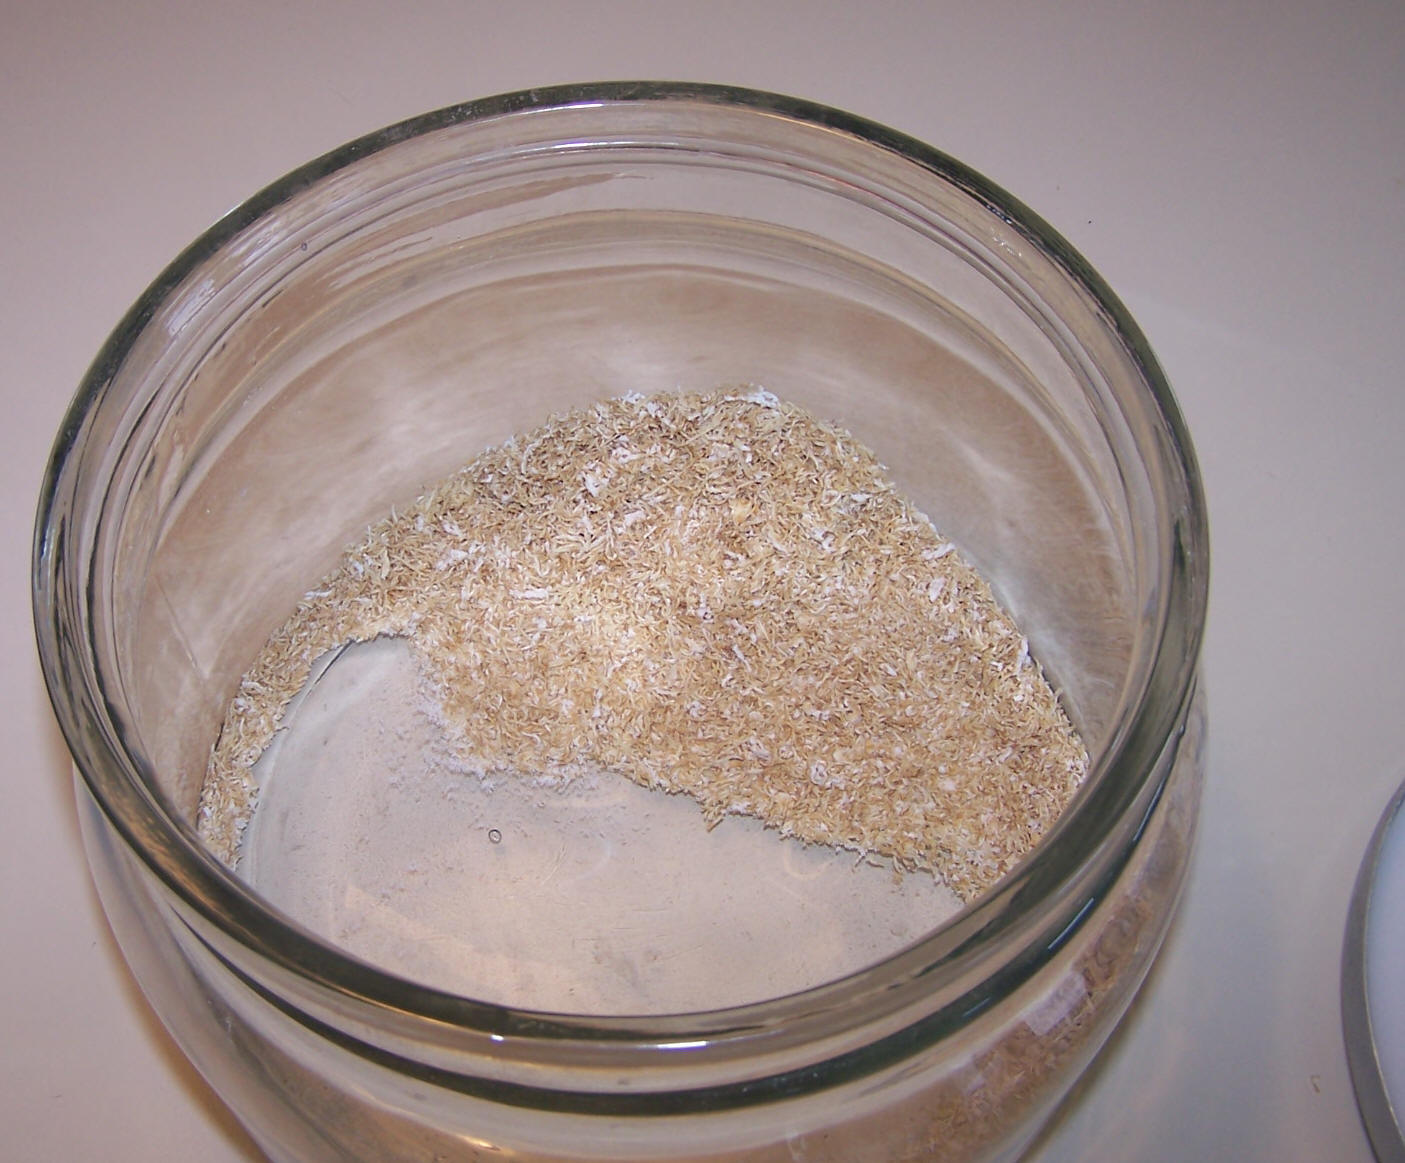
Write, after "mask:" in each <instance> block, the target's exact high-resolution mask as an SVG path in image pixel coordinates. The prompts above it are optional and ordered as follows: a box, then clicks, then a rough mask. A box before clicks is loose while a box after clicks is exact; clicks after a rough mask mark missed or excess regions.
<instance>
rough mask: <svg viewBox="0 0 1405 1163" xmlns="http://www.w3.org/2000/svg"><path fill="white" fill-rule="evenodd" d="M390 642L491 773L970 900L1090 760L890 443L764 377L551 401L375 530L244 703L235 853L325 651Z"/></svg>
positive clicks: (219, 826)
mask: <svg viewBox="0 0 1405 1163" xmlns="http://www.w3.org/2000/svg"><path fill="white" fill-rule="evenodd" d="M379 635H404V636H407V637H408V638H409V639H410V641H411V642H412V643H413V644H414V646H415V647H416V649H417V652H418V654H419V656H420V658H421V661H422V664H423V666H424V669H425V671H426V674H427V675H428V677H429V679H430V682H431V684H432V686H433V688H434V690H435V695H436V700H437V702H438V703H439V704H440V709H441V710H442V713H443V717H444V719H445V721H446V722H447V723H448V724H449V725H450V727H451V728H452V729H453V731H454V732H455V734H456V737H457V743H458V745H459V747H460V749H461V751H462V752H463V756H464V758H465V760H466V761H467V762H468V763H469V764H471V765H472V766H474V767H476V768H478V769H480V770H483V771H485V772H493V771H508V772H511V771H515V772H523V773H530V774H533V775H537V776H547V777H559V778H569V777H570V776H572V775H573V774H575V773H578V772H580V771H583V770H592V771H593V770H601V769H604V770H609V771H613V772H617V773H619V774H622V775H624V776H627V777H628V778H630V779H632V780H635V781H636V782H638V783H640V784H643V785H645V786H647V787H653V788H660V789H664V790H666V791H670V792H685V793H687V794H688V795H690V796H692V797H693V798H695V799H696V800H697V802H698V803H699V804H700V805H701V807H702V810H703V812H704V813H705V815H706V817H707V819H708V820H709V821H716V820H720V819H721V818H722V817H723V816H725V815H728V814H744V815H750V816H755V817H757V818H759V819H760V820H761V821H763V822H764V823H765V824H767V825H768V826H770V827H773V828H775V829H777V830H778V831H779V832H780V833H782V834H784V835H788V836H794V837H797V838H799V839H801V840H804V841H808V842H813V843H819V844H826V845H834V846H841V847H847V848H851V849H853V850H855V851H859V852H866V853H874V854H878V855H881V856H886V857H889V858H891V859H892V860H893V861H894V862H895V863H896V864H897V865H898V866H899V867H902V868H907V869H926V870H930V871H932V872H934V873H935V874H937V875H938V876H940V877H941V878H942V879H944V880H945V881H946V882H947V883H948V884H949V885H950V886H951V887H952V888H953V889H954V890H955V891H956V892H957V893H958V894H959V895H960V896H962V897H963V898H964V899H966V900H970V899H972V898H973V897H974V896H976V895H977V894H979V893H980V892H982V891H983V890H985V889H986V888H988V887H990V885H992V884H993V883H994V882H995V881H996V880H997V879H999V877H1000V876H1002V875H1003V874H1004V873H1006V872H1007V871H1009V870H1010V868H1012V867H1013V865H1014V864H1015V863H1016V862H1017V861H1018V860H1019V859H1020V858H1021V857H1022V856H1023V855H1024V854H1025V853H1027V852H1028V851H1029V849H1030V848H1031V847H1033V845H1034V844H1035V842H1036V841H1037V840H1038V838H1039V837H1040V836H1041V835H1042V834H1043V832H1044V831H1045V830H1046V829H1047V828H1048V826H1049V825H1050V823H1051V822H1052V821H1053V820H1054V818H1055V817H1056V816H1057V815H1058V814H1059V812H1060V811H1061V810H1062V809H1063V808H1064V806H1065V805H1066V804H1067V803H1068V800H1069V798H1070V797H1071V795H1072V794H1073V792H1074V790H1075V789H1076V788H1077V786H1078V785H1079V783H1080V782H1081V780H1082V778H1083V775H1084V773H1085V771H1086V768H1087V755H1086V752H1085V750H1084V748H1083V746H1082V744H1081V742H1080V741H1079V739H1078V737H1077V735H1076V734H1075V732H1074V731H1073V729H1072V727H1071V726H1070V724H1069V722H1068V720H1067V718H1066V716H1065V715H1064V713H1063V711H1062V709H1061V708H1060V706H1059V704H1058V701H1057V699H1056V697H1055V695H1054V693H1053V692H1052V690H1051V689H1050V688H1049V685H1048V684H1047V683H1046V682H1045V681H1044V679H1043V676H1042V675H1041V673H1040V671H1039V668H1038V666H1037V664H1036V663H1035V662H1034V661H1033V660H1032V659H1030V657H1029V653H1028V645H1027V643H1026V641H1025V639H1024V638H1023V637H1022V636H1021V634H1020V632H1019V630H1018V629H1017V628H1016V626H1015V625H1014V623H1013V622H1012V621H1011V619H1010V617H1009V616H1008V615H1007V614H1006V613H1005V612H1004V611H1002V610H1001V609H1000V607H999V606H998V605H997V604H996V602H995V600H994V598H993V597H992V595H991V592H990V589H989V587H988V585H987V584H986V583H985V581H984V580H983V579H982V578H981V577H980V576H979V575H978V574H977V573H976V572H975V571H974V570H973V569H971V567H970V566H968V565H967V564H966V563H965V562H964V561H962V559H961V557H960V555H959V554H958V553H956V552H954V551H953V548H952V546H951V545H950V543H948V542H946V541H945V540H944V539H943V538H942V537H941V536H940V535H939V534H938V533H937V532H936V531H935V530H934V529H933V527H932V525H931V523H930V522H929V521H927V519H926V518H925V517H923V516H922V515H921V514H920V513H918V512H917V511H915V510H914V509H913V507H912V506H911V505H910V504H909V503H908V502H907V501H906V500H904V498H903V497H901V496H900V495H899V494H898V492H897V491H896V489H895V488H894V486H893V484H892V483H891V482H890V481H889V480H888V478H887V476H886V474H885V472H884V470H883V468H882V466H881V465H879V464H878V462H877V461H876V459H875V458H874V456H873V454H872V453H871V452H869V451H868V450H867V449H865V448H864V447H862V446H861V445H860V444H859V443H858V442H857V441H855V440H854V439H853V437H851V436H850V435H848V434H847V433H845V432H844V431H842V430H840V429H838V428H836V427H833V426H830V425H827V424H823V423H821V422H819V421H817V420H816V419H815V418H813V417H812V416H810V415H809V414H808V413H806V412H805V411H803V410H801V409H800V408H797V407H795V406H792V405H790V404H788V403H784V402H782V401H779V400H777V399H776V398H775V397H774V396H772V395H770V394H769V393H767V392H764V391H760V390H755V389H746V390H724V391H719V392H715V393H711V394H706V395H699V394H679V395H667V394H662V395H656V396H647V397H645V396H637V395H636V396H628V397H623V398H620V399H615V400H610V401H607V402H604V403H601V404H597V405H596V406H594V407H593V408H589V409H586V410H583V411H578V412H573V413H570V414H569V415H563V416H558V417H555V418H553V419H552V420H550V421H548V422H547V423H546V424H545V425H543V426H542V427H541V428H539V429H537V430H535V431H534V432H531V433H529V434H526V435H524V436H520V437H517V438H514V439H513V440H510V441H508V442H507V443H505V444H503V445H501V446H500V447H498V448H495V449H490V450H488V451H487V452H485V453H483V454H482V455H481V456H479V457H478V458H477V459H476V460H474V461H473V462H472V463H471V464H469V465H468V466H467V467H466V468H464V469H463V470H462V471H460V472H459V473H458V474H456V475H455V476H453V477H450V478H449V479H448V480H446V481H444V482H442V483H441V484H440V485H438V486H437V487H435V488H434V489H432V490H431V491H430V492H428V493H426V494H425V495H424V496H423V497H421V498H420V499H419V500H418V501H417V502H415V503H414V504H413V505H412V506H411V507H410V508H408V509H406V510H405V511H403V512H399V513H392V515H391V516H390V517H389V518H388V519H386V520H384V521H381V522H380V523H379V524H377V525H375V526H373V527H372V528H371V529H370V530H369V531H368V533H367V535H366V537H365V540H364V541H363V542H362V543H361V544H360V545H358V546H357V547H356V548H354V549H352V550H351V551H350V552H349V553H348V554H347V555H346V556H345V557H344V558H343V560H342V562H341V564H340V565H339V566H338V567H337V568H336V570H334V571H333V572H332V573H331V574H330V575H329V576H328V577H327V578H325V579H324V580H323V581H322V582H321V584H320V585H319V586H318V587H317V588H316V589H314V590H312V591H310V592H309V593H308V594H307V595H306V596H305V598H304V599H303V601H302V602H301V603H300V604H299V606H298V607H297V609H296V611H295V612H294V614H293V616H292V617H291V618H290V619H289V620H288V621H287V622H286V623H285V624H284V625H283V626H282V627H281V628H280V629H279V630H278V631H276V632H275V633H274V635H273V636H272V638H271V639H270V640H269V642H268V644H267V646H266V647H265V648H264V650H263V651H262V653H261V654H260V655H259V657H258V658H257V660H256V661H255V663H254V665H253V667H252V669H251V670H250V671H249V673H248V674H247V675H246V676H245V677H244V678H243V680H242V681H241V683H240V686H239V690H238V693H237V694H236V695H235V697H234V699H233V700H232V701H231V703H230V706H229V710H228V713H227V715H226V718H225V722H224V726H223V729H222V731H221V734H220V737H219V740H218V742H217V743H216V745H215V747H214V749H213V751H212V754H211V759H210V765H209V770H208V772H207V774H206V779H205V784H204V788H203V792H202V797H201V809H200V828H201V832H202V835H203V836H204V838H205V839H206V841H207V842H208V843H209V845H210V846H211V848H212V849H213V850H214V851H215V853H216V854H217V855H218V856H220V857H221V858H222V859H223V860H225V861H226V862H228V863H230V864H234V863H235V862H236V861H237V859H238V851H239V842H240V836H241V834H242V831H243V828H244V826H245V824H246V823H247V821H248V819H249V817H250V814H251V812H252V810H253V806H254V802H255V800H256V797H257V787H256V784H255V779H254V775H253V770H252V769H253V765H254V762H255V761H256V760H257V759H258V757H259V755H260V754H261V753H262V752H263V749H264V748H265V747H266V746H267V744H268V742H269V741H270V740H271V739H272V737H273V734H274V732H275V731H276V729H277V727H278V723H279V717H280V715H281V714H282V712H283V710H284V708H285V707H286V705H287V703H288V702H289V700H290V699H291V698H292V697H293V695H294V694H296V693H297V691H298V690H299V688H300V687H301V686H302V685H303V684H304V682H306V680H307V678H308V676H309V673H310V671H311V668H312V664H313V662H314V661H315V660H316V659H317V658H318V657H319V656H321V655H322V654H324V653H325V652H326V651H328V650H330V649H333V648H335V647H337V646H340V645H342V644H344V643H347V642H349V641H365V640H369V639H371V638H374V637H377V636H379Z"/></svg>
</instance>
